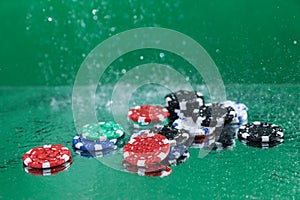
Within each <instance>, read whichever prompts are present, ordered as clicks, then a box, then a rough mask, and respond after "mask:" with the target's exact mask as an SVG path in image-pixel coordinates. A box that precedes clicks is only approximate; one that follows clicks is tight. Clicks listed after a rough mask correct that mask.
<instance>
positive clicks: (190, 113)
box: [23, 90, 284, 177]
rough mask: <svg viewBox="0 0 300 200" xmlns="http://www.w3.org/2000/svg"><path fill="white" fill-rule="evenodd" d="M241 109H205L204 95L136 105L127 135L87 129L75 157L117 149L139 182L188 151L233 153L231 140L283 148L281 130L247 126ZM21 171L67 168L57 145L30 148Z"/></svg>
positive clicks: (100, 127) (221, 105)
mask: <svg viewBox="0 0 300 200" xmlns="http://www.w3.org/2000/svg"><path fill="white" fill-rule="evenodd" d="M247 111H248V108H247V106H246V105H244V104H242V103H239V102H234V101H224V102H218V103H210V104H205V101H204V96H203V94H201V93H199V92H195V91H186V90H179V91H177V92H174V93H170V94H167V95H166V96H165V107H162V106H159V105H141V106H136V107H134V108H131V109H130V110H129V111H128V113H127V117H128V122H129V125H130V127H131V128H132V129H131V131H130V132H125V130H124V129H123V128H122V127H121V126H120V125H119V124H117V123H116V122H114V121H107V122H97V123H90V124H86V125H84V126H83V127H82V131H81V133H80V134H78V135H75V136H74V138H73V141H72V146H73V149H74V152H75V154H77V155H79V156H83V157H88V158H101V157H104V156H109V155H111V154H114V153H115V152H116V151H115V150H116V149H121V150H122V152H123V154H122V156H123V159H122V160H121V161H120V165H122V167H123V168H124V170H126V171H127V172H130V173H134V174H138V175H140V176H157V177H165V176H169V175H170V174H171V173H172V168H173V167H174V166H177V165H179V164H181V163H184V162H186V161H187V160H188V158H189V157H190V153H189V150H188V149H189V148H201V149H208V150H222V149H232V148H234V147H235V139H236V137H237V138H238V140H239V141H240V142H242V143H243V144H245V145H248V146H253V147H259V148H269V147H274V146H277V145H279V144H281V143H283V142H284V133H283V130H282V128H281V127H280V126H277V125H274V124H269V123H266V122H257V121H256V122H253V123H247V122H248V115H247ZM23 163H24V170H25V171H26V172H27V173H30V174H33V175H43V176H45V175H54V174H57V173H58V172H60V171H64V170H66V169H68V168H69V166H70V165H71V164H72V157H71V153H70V151H69V149H68V148H66V147H64V146H62V145H59V144H57V145H44V146H41V147H37V148H33V149H31V150H30V151H28V152H27V153H25V155H24V156H23Z"/></svg>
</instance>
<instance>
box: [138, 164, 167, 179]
mask: <svg viewBox="0 0 300 200" xmlns="http://www.w3.org/2000/svg"><path fill="white" fill-rule="evenodd" d="M171 174H172V168H170V167H168V166H165V167H164V169H162V170H159V171H155V172H144V173H143V172H142V173H139V174H138V175H140V176H156V177H161V178H163V177H166V176H170V175H171Z"/></svg>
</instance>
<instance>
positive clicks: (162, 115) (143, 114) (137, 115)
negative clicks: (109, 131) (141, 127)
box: [128, 105, 170, 123]
mask: <svg viewBox="0 0 300 200" xmlns="http://www.w3.org/2000/svg"><path fill="white" fill-rule="evenodd" d="M169 115H170V114H169V112H168V110H167V109H166V108H164V107H162V106H154V105H144V106H136V107H134V108H131V109H130V110H129V111H128V118H129V119H130V120H132V121H134V122H138V123H149V122H159V121H165V120H166V118H167V117H168V116H169Z"/></svg>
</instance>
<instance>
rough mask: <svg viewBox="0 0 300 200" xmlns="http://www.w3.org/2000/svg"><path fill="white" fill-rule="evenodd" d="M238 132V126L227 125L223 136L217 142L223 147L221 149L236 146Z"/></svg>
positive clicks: (222, 133)
mask: <svg viewBox="0 0 300 200" xmlns="http://www.w3.org/2000/svg"><path fill="white" fill-rule="evenodd" d="M237 130H238V127H237V126H233V125H230V124H226V125H225V126H224V127H222V130H221V134H220V136H219V138H218V140H217V143H219V144H220V145H222V146H221V148H230V147H233V146H234V145H235V137H236V133H237ZM216 146H218V145H216Z"/></svg>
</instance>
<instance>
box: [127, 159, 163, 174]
mask: <svg viewBox="0 0 300 200" xmlns="http://www.w3.org/2000/svg"><path fill="white" fill-rule="evenodd" d="M122 165H123V167H124V169H126V171H128V172H131V173H134V174H142V173H145V172H155V171H160V170H163V169H164V168H165V165H164V164H162V163H157V164H153V165H149V166H146V167H139V166H136V165H132V164H130V163H128V162H127V161H126V160H123V161H122Z"/></svg>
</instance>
